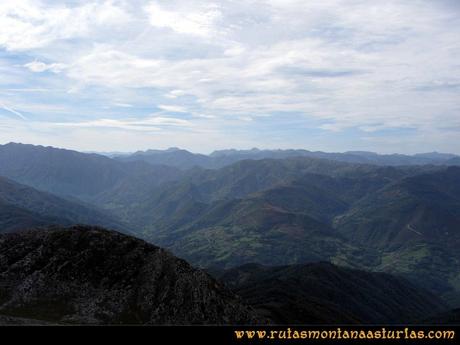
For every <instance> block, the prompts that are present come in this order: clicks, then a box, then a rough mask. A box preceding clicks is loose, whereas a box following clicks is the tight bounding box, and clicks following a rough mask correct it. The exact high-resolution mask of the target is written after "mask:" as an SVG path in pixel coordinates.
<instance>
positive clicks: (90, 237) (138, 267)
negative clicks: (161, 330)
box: [0, 226, 257, 324]
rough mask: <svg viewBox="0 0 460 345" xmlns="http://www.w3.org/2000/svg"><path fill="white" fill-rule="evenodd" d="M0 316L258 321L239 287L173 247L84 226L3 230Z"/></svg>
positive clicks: (90, 321) (73, 320) (100, 320)
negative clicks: (15, 231) (231, 288)
mask: <svg viewBox="0 0 460 345" xmlns="http://www.w3.org/2000/svg"><path fill="white" fill-rule="evenodd" d="M0 315H2V316H3V317H4V318H5V317H7V318H8V317H12V318H26V319H33V320H44V321H48V322H55V323H56V322H57V323H72V324H241V323H242V324H248V323H253V322H255V321H256V320H257V318H256V316H255V314H254V312H252V311H251V310H250V309H248V308H247V307H245V306H244V305H243V304H242V303H241V302H240V300H239V299H238V298H237V297H236V296H235V295H234V294H233V293H231V292H230V291H229V290H227V289H225V288H224V287H223V286H221V285H220V284H219V283H218V282H217V281H215V280H214V279H213V278H211V277H210V276H209V275H207V274H206V273H204V272H202V271H200V270H197V269H194V268H192V267H191V266H190V265H189V264H187V263H186V262H185V261H183V260H180V259H177V258H176V257H174V256H173V255H171V254H170V253H169V252H167V251H165V250H163V249H161V248H158V247H156V246H153V245H151V244H148V243H146V242H144V241H141V240H139V239H136V238H133V237H130V236H126V235H122V234H120V233H116V232H111V231H107V230H103V229H101V228H95V227H81V226H76V227H72V228H55V229H50V230H41V231H28V232H23V233H19V234H7V235H0ZM13 321H14V320H13Z"/></svg>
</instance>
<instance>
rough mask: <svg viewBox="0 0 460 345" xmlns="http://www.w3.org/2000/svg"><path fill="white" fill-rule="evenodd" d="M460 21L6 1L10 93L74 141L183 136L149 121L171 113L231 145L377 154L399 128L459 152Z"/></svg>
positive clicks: (273, 2) (264, 1)
mask: <svg viewBox="0 0 460 345" xmlns="http://www.w3.org/2000/svg"><path fill="white" fill-rule="evenodd" d="M459 14H460V6H458V4H456V3H455V2H453V1H448V0H440V1H430V0H419V1H416V2H410V1H403V0H389V1H385V2H369V1H364V0H328V1H302V0H254V1H243V0H236V1H234V0H222V1H219V2H213V1H197V0H188V1H185V0H182V1H181V0H171V1H161V0H136V1H134V2H131V1H116V0H113V1H109V0H107V1H106V0H86V1H78V2H77V1H63V2H59V3H57V2H55V1H51V0H39V1H32V0H18V1H15V2H14V3H13V2H6V1H5V2H3V3H1V4H0V26H1V27H2V30H1V31H0V90H1V92H2V99H3V100H4V103H5V104H7V105H10V104H14V105H15V106H16V107H17V108H18V109H20V111H19V112H18V114H21V116H23V115H22V113H21V112H22V111H24V112H26V113H27V114H29V113H32V114H33V117H34V118H35V119H38V120H39V121H51V120H52V122H53V123H61V124H62V125H61V127H59V128H62V127H63V126H66V127H65V128H68V129H69V130H70V129H71V128H73V129H74V130H75V131H77V130H80V131H83V130H87V129H88V128H89V127H90V126H93V127H97V128H101V127H104V126H106V127H110V128H112V129H114V128H118V129H121V128H123V129H124V130H126V131H133V132H136V133H139V132H140V131H142V130H143V129H145V128H148V127H149V128H151V129H152V130H153V128H158V129H161V131H159V132H164V128H165V126H169V127H168V128H169V129H168V130H171V131H174V129H176V130H177V131H179V130H181V128H185V127H186V126H187V125H186V124H185V123H184V122H182V123H180V124H179V122H176V123H175V124H172V123H170V124H168V125H166V120H155V121H157V122H158V121H159V122H162V121H163V123H152V122H151V121H152V115H151V114H152V113H156V114H157V115H161V116H164V117H165V118H168V119H171V118H170V117H167V116H166V115H169V114H170V113H173V114H175V115H176V117H177V119H176V120H177V121H189V122H191V121H192V120H193V121H195V120H196V121H198V122H199V123H197V125H196V126H195V127H194V129H195V130H196V129H197V128H200V129H201V130H203V131H206V133H211V132H212V133H218V134H220V135H224V133H228V131H232V138H234V140H235V145H231V146H238V145H239V144H241V143H248V145H249V143H251V145H253V144H252V143H253V142H256V144H257V142H259V145H258V146H268V145H272V144H273V145H280V144H286V145H287V146H304V147H310V148H311V147H312V146H314V145H322V146H321V147H318V148H322V149H331V150H337V149H340V148H343V147H344V145H348V146H350V147H347V148H350V149H351V148H357V149H370V148H371V147H369V145H371V144H370V143H376V145H377V143H381V142H382V140H383V139H382V136H383V137H384V136H385V135H387V136H388V138H389V145H393V143H394V142H395V141H394V140H393V139H392V140H390V137H389V136H390V134H389V132H391V133H394V132H395V131H397V130H398V129H399V130H401V131H402V133H404V137H405V138H406V140H407V142H414V143H416V142H417V141H418V142H419V144H420V147H423V145H426V141H425V140H424V139H423V136H424V135H425V136H426V137H429V138H431V140H432V145H433V147H432V149H437V150H451V151H455V150H457V151H458V148H456V146H458V145H454V144H453V143H454V142H455V140H452V137H451V136H450V135H451V134H448V132H449V133H452V131H448V130H447V129H446V128H454V127H455V126H458V120H457V119H458V114H459V110H460V103H459V97H458V89H459V88H458V85H460V64H459V63H458V61H460V41H459V39H458V37H459V36H460V20H459V18H460V15H459ZM50 72H51V73H50ZM21 90H22V91H21ZM26 90H30V91H26ZM32 90H37V91H32ZM38 90H50V91H47V92H46V94H45V92H44V91H43V92H41V91H40V92H39V91H38ZM16 107H13V108H16ZM10 108H11V107H10ZM47 109H51V110H48V111H47ZM158 109H159V110H160V111H158ZM12 110H13V111H15V112H17V110H14V109H12ZM5 111H8V112H9V113H10V114H13V115H15V116H16V117H17V118H18V119H19V118H21V119H22V117H21V116H20V115H18V114H15V113H14V112H12V111H10V110H6V109H5ZM127 111H129V114H134V115H133V118H132V119H131V118H127V115H126V114H125V113H126V112H127ZM179 117H180V118H179ZM51 118H52V119H51ZM168 121H171V120H168ZM172 121H175V120H172ZM440 123H442V126H440V125H439V124H440ZM193 124H195V122H193ZM34 126H38V125H36V123H34V124H33V125H30V126H29V127H28V129H27V130H28V131H30V132H33V131H34V128H35V127H34ZM72 126H73V127H72ZM37 128H38V127H37ZM407 128H411V129H414V130H413V131H411V132H410V133H409V134H408V133H406V132H404V131H406V129H407ZM40 130H41V131H43V129H40ZM388 130H390V131H388ZM306 133H308V135H306ZM4 135H5V134H4ZM10 135H11V136H13V135H14V134H10ZM181 135H182V132H181ZM206 135H209V137H210V134H206ZM361 135H362V136H363V137H361ZM443 135H445V137H446V138H449V140H443V139H442V138H443ZM409 136H411V138H409ZM133 137H135V136H133ZM364 137H366V138H376V140H368V139H366V140H362V139H361V138H364ZM107 138H108V137H107ZM107 138H105V139H104V140H109V141H110V140H113V141H115V139H107ZM270 138H279V140H278V141H277V142H274V140H275V139H272V140H271V139H270ZM0 139H1V137H0ZM12 139H14V138H10V139H9V140H12ZM4 140H8V138H5V139H4ZM100 140H102V139H100ZM146 140H147V139H146ZM164 140H169V139H164ZM192 141H193V140H192ZM457 141H458V140H457ZM93 142H94V143H97V138H95V139H94V141H93ZM215 142H216V141H215V140H212V141H210V142H209V145H211V146H212V145H215ZM192 144H193V143H192V142H191V143H190V145H192ZM101 145H102V144H101ZM104 145H109V144H108V143H104ZM133 145H134V143H133ZM353 145H358V146H359V147H351V146H353ZM398 145H399V144H398ZM413 147H416V144H413ZM400 148H401V145H399V146H398V147H396V146H395V149H400ZM94 149H97V147H95V148H94Z"/></svg>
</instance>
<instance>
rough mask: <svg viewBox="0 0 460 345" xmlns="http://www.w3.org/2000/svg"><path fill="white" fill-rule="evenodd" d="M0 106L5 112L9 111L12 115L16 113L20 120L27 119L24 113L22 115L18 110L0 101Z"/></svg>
mask: <svg viewBox="0 0 460 345" xmlns="http://www.w3.org/2000/svg"><path fill="white" fill-rule="evenodd" d="M0 108H2V109H4V110H6V111H7V112H9V113H11V114H13V115H16V116H17V117H18V118H20V119H21V120H27V118H26V117H25V116H24V115H22V114H21V113H20V112H19V111H17V110H14V109H13V108H11V107H9V106H7V105H5V104H3V103H1V102H0Z"/></svg>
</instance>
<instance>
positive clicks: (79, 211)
mask: <svg viewBox="0 0 460 345" xmlns="http://www.w3.org/2000/svg"><path fill="white" fill-rule="evenodd" d="M72 224H93V225H101V226H107V227H111V228H114V229H118V230H120V231H125V232H127V231H128V229H127V225H126V224H124V223H123V222H122V221H119V220H118V219H117V218H116V217H115V216H113V215H110V214H109V213H108V212H107V211H103V210H98V209H97V208H96V207H94V206H90V205H87V204H84V203H82V202H79V201H69V200H66V199H62V198H60V197H57V196H55V195H52V194H49V193H46V192H41V191H38V190H36V189H34V188H31V187H28V186H25V185H22V184H19V183H17V182H14V181H11V180H9V179H6V178H3V177H0V233H5V232H15V231H20V230H23V229H27V228H31V227H38V226H48V225H72Z"/></svg>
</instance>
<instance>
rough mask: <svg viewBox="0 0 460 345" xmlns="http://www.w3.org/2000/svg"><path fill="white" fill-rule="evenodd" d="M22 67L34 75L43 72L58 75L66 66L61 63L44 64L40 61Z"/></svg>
mask: <svg viewBox="0 0 460 345" xmlns="http://www.w3.org/2000/svg"><path fill="white" fill-rule="evenodd" d="M24 67H26V68H28V69H29V70H31V71H32V72H36V73H40V72H45V71H51V72H53V73H60V72H61V71H62V70H63V69H64V68H65V67H66V66H65V65H64V64H62V63H51V64H46V63H44V62H41V61H32V62H29V63H26V64H25V65H24Z"/></svg>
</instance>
